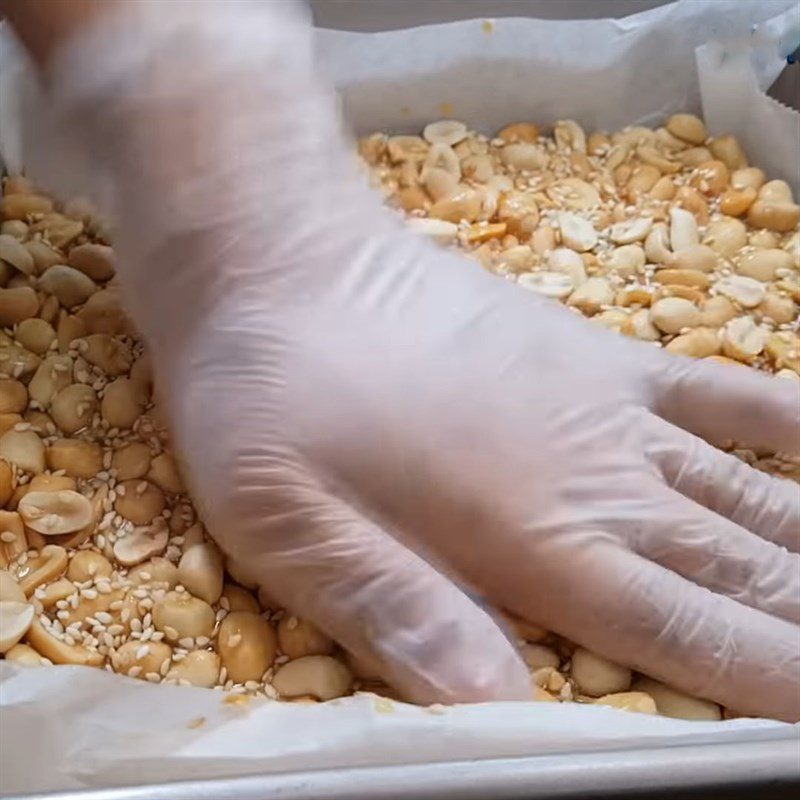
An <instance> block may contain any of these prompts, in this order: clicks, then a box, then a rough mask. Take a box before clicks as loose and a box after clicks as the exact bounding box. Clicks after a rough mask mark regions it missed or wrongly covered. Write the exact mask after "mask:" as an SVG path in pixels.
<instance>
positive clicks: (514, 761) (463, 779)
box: [0, 0, 800, 800]
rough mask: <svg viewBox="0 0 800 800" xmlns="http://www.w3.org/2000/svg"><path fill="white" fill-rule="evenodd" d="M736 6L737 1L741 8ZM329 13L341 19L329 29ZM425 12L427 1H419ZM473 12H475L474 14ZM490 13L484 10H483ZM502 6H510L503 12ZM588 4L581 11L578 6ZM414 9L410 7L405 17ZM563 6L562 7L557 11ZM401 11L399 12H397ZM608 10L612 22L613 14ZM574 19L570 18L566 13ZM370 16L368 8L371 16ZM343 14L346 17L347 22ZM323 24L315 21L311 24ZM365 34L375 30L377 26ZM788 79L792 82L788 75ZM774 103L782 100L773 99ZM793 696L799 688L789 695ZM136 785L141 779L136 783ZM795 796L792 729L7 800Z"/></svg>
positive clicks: (349, 2) (335, 1)
mask: <svg viewBox="0 0 800 800" xmlns="http://www.w3.org/2000/svg"><path fill="white" fill-rule="evenodd" d="M366 1H367V0H341V2H340V0H317V2H316V6H317V7H318V9H319V11H320V15H322V12H323V11H324V13H325V18H324V24H325V25H326V26H329V27H342V28H351V29H352V28H357V27H359V25H357V24H353V23H352V20H353V19H355V20H356V21H358V19H359V13H358V11H357V9H356V11H355V14H356V16H355V17H353V14H354V8H355V7H357V6H358V5H362V6H363V3H364V2H366ZM743 1H744V0H743ZM440 2H441V5H440V6H437V9H438V10H437V15H438V14H441V13H442V11H441V9H442V7H443V6H444V5H445V3H447V4H448V6H449V8H450V9H454V7H455V6H456V4H455V3H449V2H448V0H440ZM549 4H550V6H551V7H555V6H558V7H559V9H560V11H559V13H558V14H556V15H555V16H558V17H569V16H571V14H570V13H569V12H570V8H569V7H568V4H567V3H564V4H563V5H562V4H561V3H556V2H553V0H550V3H549ZM658 4H659V3H658V2H652V1H648V0H643V1H642V2H638V0H616V2H615V0H603V2H602V13H600V12H601V9H600V8H599V5H600V4H599V3H598V7H597V8H596V9H595V11H596V12H597V13H595V14H592V13H581V14H576V16H598V17H608V16H623V15H626V14H630V13H634V12H636V11H639V10H642V9H643V8H648V7H652V6H655V5H658ZM335 5H338V6H341V8H342V9H343V11H344V12H346V13H345V16H344V17H342V19H341V20H339V21H338V22H337V18H336V13H335V11H333V7H334V6H335ZM373 5H381V6H383V7H384V8H388V7H389V6H392V7H393V14H392V24H391V26H389V27H407V26H413V25H415V24H420V23H421V22H423V21H432V20H422V19H419V18H417V17H415V13H419V9H420V6H421V5H422V4H420V3H419V2H416V0H415V2H407V3H403V2H402V0H396V2H392V0H378V2H377V3H373ZM426 5H427V6H428V10H430V7H431V6H433V5H435V4H434V0H426ZM479 5H480V8H479V7H478V6H479ZM488 5H493V8H491V9H490V8H487V6H488ZM507 5H510V4H507ZM513 5H514V7H513V8H509V12H508V13H513V14H515V15H522V14H521V12H520V9H519V5H520V3H519V2H517V3H514V4H513ZM529 5H530V11H529V14H528V15H529V16H546V15H545V14H543V13H542V5H543V4H542V2H540V0H531V1H530V2H529ZM586 5H588V4H586V3H584V6H586ZM415 6H416V8H415ZM502 6H503V2H502V0H493V2H492V3H489V2H488V0H486V2H480V0H472V2H467V3H463V4H462V8H461V13H459V12H458V10H457V9H456V10H454V11H453V13H452V15H450V16H447V17H440V16H439V17H438V18H437V20H436V21H450V20H454V19H457V18H459V17H476V16H481V15H484V14H489V13H492V11H494V13H495V15H496V16H500V15H501V13H502V11H501V7H502ZM565 6H566V7H565ZM401 7H402V10H401ZM614 7H618V9H619V13H617V12H616V11H615V10H614ZM573 10H574V9H573ZM373 13H374V9H373ZM348 15H349V16H348ZM320 21H323V20H320ZM369 27H370V28H372V29H374V28H375V27H378V28H380V27H381V25H380V21H379V22H378V23H377V26H376V25H375V23H374V22H373V23H370V24H369ZM790 77H792V78H795V83H794V84H793V85H795V86H796V75H792V76H790ZM781 95H783V96H781ZM778 96H779V97H780V99H782V100H783V101H784V102H787V101H789V102H791V101H792V100H794V101H795V103H796V101H797V98H796V96H795V95H794V93H793V91H792V90H789V91H788V92H787V91H784V92H780V93H778ZM798 691H800V686H799V687H798ZM0 747H2V742H0ZM143 778H144V776H143ZM798 790H800V729H798V728H797V727H795V728H793V729H784V730H778V731H774V732H770V733H769V734H766V735H765V734H764V733H763V732H762V733H761V734H760V735H759V739H758V740H753V741H745V742H730V743H711V744H702V745H698V744H697V743H692V744H687V745H670V746H664V747H649V748H639V749H632V748H625V749H617V750H602V751H595V752H565V753H559V754H548V755H543V756H538V757H537V756H534V757H524V758H508V759H481V760H470V761H452V762H444V763H427V764H424V763H420V764H407V765H403V766H386V767H370V768H341V769H325V770H313V771H306V772H285V773H270V774H256V775H249V776H244V777H237V778H221V779H211V780H199V781H179V782H168V783H149V784H148V783H143V784H142V785H139V786H127V787H118V788H104V789H96V790H77V791H75V790H73V791H69V792H58V793H44V794H26V795H13V796H12V795H7V794H5V793H4V792H3V791H2V776H0V796H2V797H3V798H7V800H15V798H20V800H21V799H22V798H23V797H24V798H26V800H101V799H102V800H233V799H234V798H236V800H262V798H263V799H265V798H282V800H344V798H348V800H351V799H352V800H363V799H365V798H374V799H375V800H395V799H396V798H404V800H405V798H430V799H431V800H450V798H465V800H470V798H497V800H505V799H506V798H509V799H510V798H520V799H522V798H587V800H599V799H600V798H609V797H622V798H629V800H630V798H642V800H644V799H645V798H648V800H656V798H666V797H680V798H693V797H698V798H714V799H715V800H724V799H727V798H734V797H748V798H764V799H765V800H767V799H768V798H773V797H776V798H777V797H792V796H798Z"/></svg>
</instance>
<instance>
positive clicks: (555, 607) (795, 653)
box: [494, 519, 800, 721]
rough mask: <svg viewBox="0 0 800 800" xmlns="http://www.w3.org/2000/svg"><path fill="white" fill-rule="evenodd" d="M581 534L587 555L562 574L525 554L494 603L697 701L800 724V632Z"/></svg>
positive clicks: (568, 561)
mask: <svg viewBox="0 0 800 800" xmlns="http://www.w3.org/2000/svg"><path fill="white" fill-rule="evenodd" d="M648 524H649V523H648V522H647V521H645V520H644V519H643V520H642V522H641V525H642V527H645V526H647V525H648ZM575 536H576V537H579V538H581V540H582V541H584V543H585V544H586V547H584V548H583V549H581V550H575V548H574V547H573V546H572V545H571V544H570V545H568V546H566V547H564V548H563V552H562V554H561V555H562V558H561V563H563V564H564V568H563V569H558V568H554V569H552V570H549V571H548V572H546V573H544V572H542V573H541V574H540V573H539V572H538V571H535V570H536V568H535V562H532V561H531V560H530V559H528V560H526V559H525V558H524V555H523V554H520V555H519V559H518V563H519V564H520V565H527V569H528V574H527V575H526V576H522V574H521V573H522V572H523V570H517V572H518V573H519V576H518V577H519V578H520V579H522V578H523V577H524V578H525V580H520V581H511V580H508V581H507V582H506V585H505V587H504V588H501V589H500V590H499V591H498V592H496V593H495V598H494V599H495V600H496V601H497V602H502V604H503V605H505V606H506V607H509V608H511V609H512V610H513V611H514V612H515V613H517V614H519V615H520V616H523V617H525V618H528V619H535V620H536V621H538V622H539V623H540V624H542V625H544V626H546V627H548V628H550V629H551V630H555V631H557V632H558V633H560V634H562V635H564V636H567V637H568V638H570V639H572V640H573V641H575V642H577V643H579V644H581V645H582V646H584V647H587V648H589V649H590V650H592V651H594V652H596V653H599V654H601V655H603V656H605V657H606V658H609V659H611V660H612V661H615V662H617V663H620V664H625V665H627V666H629V667H631V668H633V669H636V670H638V671H640V672H642V673H644V674H646V675H649V676H651V677H654V678H657V679H659V680H662V681H664V682H665V683H667V684H669V685H671V686H675V687H676V688H678V689H681V690H683V691H685V692H688V693H689V694H692V695H695V696H698V697H706V698H710V699H712V700H715V701H716V702H718V703H721V704H723V705H725V706H727V707H730V708H736V709H737V710H739V711H741V712H742V713H745V714H752V715H756V716H760V715H763V716H767V717H773V718H777V719H784V720H788V721H796V720H798V719H800V692H798V691H797V675H798V674H799V671H800V645H799V644H798V643H800V627H798V626H797V625H795V624H793V623H790V622H787V621H786V620H783V619H779V618H778V617H772V616H770V615H769V614H765V613H764V612H762V611H759V610H757V609H754V608H750V607H749V606H746V605H743V604H741V603H739V602H737V601H736V600H734V599H732V598H730V597H725V596H723V595H719V594H714V593H713V592H711V591H709V590H708V589H706V588H704V587H701V586H697V585H695V584H693V583H692V582H690V581H688V580H686V579H685V578H683V577H681V576H680V575H678V574H676V573H675V572H671V571H670V570H668V569H664V568H663V567H661V566H660V565H658V564H655V563H653V562H652V561H649V560H647V559H646V558H643V557H642V556H640V555H638V554H636V553H632V552H630V551H628V550H625V549H622V548H621V547H619V546H618V545H617V544H615V543H613V542H612V541H611V540H610V539H609V538H608V537H606V536H605V534H603V533H602V532H600V531H598V532H594V533H592V532H591V531H583V532H581V533H580V534H579V533H576V534H575ZM558 549H559V547H554V548H553V551H554V552H553V553H552V555H558V554H557V553H556V552H555V551H556V550H558ZM551 563H553V564H555V563H556V562H551ZM598 565H602V568H598ZM576 575H582V576H585V577H584V579H582V580H576ZM525 586H527V587H528V589H527V590H525V589H524V587H525ZM521 589H522V591H521Z"/></svg>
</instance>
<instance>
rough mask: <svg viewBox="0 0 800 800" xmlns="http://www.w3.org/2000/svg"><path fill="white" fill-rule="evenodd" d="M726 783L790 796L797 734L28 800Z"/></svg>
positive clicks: (620, 793)
mask: <svg viewBox="0 0 800 800" xmlns="http://www.w3.org/2000/svg"><path fill="white" fill-rule="evenodd" d="M723 777H724V781H725V785H726V787H736V788H737V789H738V790H740V791H742V792H743V793H744V796H749V797H752V798H755V797H758V798H764V797H780V796H786V797H788V796H791V794H790V793H792V790H793V789H795V788H798V787H800V731H798V730H797V729H794V730H791V731H788V732H787V733H781V734H780V736H778V737H775V738H771V739H769V740H765V741H760V742H742V743H736V744H713V745H703V746H697V745H691V746H677V747H661V748H650V749H641V750H624V751H604V752H595V753H582V754H573V753H570V754H563V755H549V756H541V757H538V758H518V759H502V760H491V761H468V762H454V763H448V764H422V765H408V766H402V767H384V768H370V769H339V770H320V771H316V772H307V773H302V774H297V773H290V774H283V775H255V776H250V777H243V778H228V779H222V780H212V781H197V782H180V783H166V784H157V785H149V786H137V787H129V788H120V789H104V790H95V791H80V792H68V793H60V794H47V795H27V796H26V800H56V798H57V799H58V800H267V798H281V800H367V798H369V800H401V798H402V800H407V798H411V797H413V798H415V799H416V800H420V799H421V798H425V799H426V800H454V798H459V800H476V799H477V798H492V800H542V799H543V798H553V800H555V799H556V798H557V799H558V800H577V798H585V800H589V799H590V798H592V799H594V800H599V799H600V798H610V797H628V798H633V797H640V798H646V797H648V796H652V795H653V794H657V795H658V796H659V797H666V796H673V792H680V797H682V798H688V797H697V796H700V793H704V792H707V793H708V794H707V796H708V797H709V798H711V797H714V798H717V797H718V796H719V793H718V787H719V786H720V781H721V779H722V778H723ZM729 792H730V789H728V790H727V792H726V797H729V796H730V793H729ZM6 800H15V799H14V798H11V797H7V798H6Z"/></svg>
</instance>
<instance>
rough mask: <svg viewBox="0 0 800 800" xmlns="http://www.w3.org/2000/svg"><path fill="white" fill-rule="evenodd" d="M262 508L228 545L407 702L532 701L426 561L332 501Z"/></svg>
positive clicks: (482, 618) (479, 619) (497, 646)
mask: <svg viewBox="0 0 800 800" xmlns="http://www.w3.org/2000/svg"><path fill="white" fill-rule="evenodd" d="M282 491H283V493H284V494H285V491H286V490H285V489H284V490H282ZM273 499H274V498H273ZM283 499H284V500H285V499H286V498H285V496H284V498H283ZM267 505H268V506H269V507H270V508H271V512H272V513H265V514H264V515H263V516H262V517H261V519H260V521H259V522H258V523H256V524H255V525H251V526H249V527H250V528H252V532H251V534H250V535H247V536H237V538H236V541H235V542H234V543H232V544H235V546H236V547H237V548H238V550H239V552H240V555H241V559H242V560H245V559H246V560H247V562H248V564H249V571H250V573H251V574H257V575H258V578H259V580H260V581H261V582H263V584H264V585H265V587H267V589H268V591H269V592H270V594H271V595H273V596H274V597H275V598H276V599H277V600H279V601H280V602H281V603H283V604H285V605H286V606H287V607H288V608H291V609H292V611H293V613H296V614H299V615H301V616H304V617H307V618H308V619H310V620H312V621H313V622H315V623H316V624H317V625H318V626H319V627H320V628H321V629H322V630H324V631H325V632H326V633H327V634H328V635H329V636H331V637H332V638H333V639H335V640H336V641H337V642H339V643H340V644H341V645H342V646H344V647H345V648H346V649H347V650H348V651H350V652H351V653H353V654H354V655H355V656H356V658H360V659H362V660H363V661H365V662H366V663H369V664H371V665H374V666H377V667H378V669H380V671H381V675H382V677H383V678H384V679H385V680H386V681H387V683H389V684H390V685H391V686H393V687H394V688H395V689H397V690H398V691H399V692H400V693H401V694H402V695H403V696H404V697H406V698H407V699H409V700H411V701H413V702H416V703H423V704H429V703H434V702H441V703H456V702H482V701H488V700H512V699H514V700H520V699H530V696H531V688H530V677H529V675H528V672H527V669H526V668H525V666H524V664H523V662H522V660H521V659H520V657H519V656H518V655H517V653H516V651H515V649H514V647H513V645H512V644H511V642H509V640H508V639H507V638H506V637H505V635H504V634H503V633H502V631H501V630H500V628H499V627H498V626H497V625H496V624H495V623H494V621H493V620H492V619H491V617H490V616H489V615H488V614H487V613H485V612H484V611H482V610H481V609H480V608H478V606H476V605H475V604H474V603H473V602H471V601H470V599H469V598H468V597H467V596H466V595H465V594H464V593H463V592H461V591H460V590H459V589H458V588H457V587H456V586H455V585H454V584H453V583H452V582H451V581H450V580H448V579H447V578H446V577H445V576H444V575H442V574H441V573H439V572H438V571H437V570H436V569H434V568H433V567H432V566H431V565H430V564H428V563H427V562H425V561H424V560H423V559H422V558H420V557H419V556H417V555H416V554H414V553H412V552H411V551H410V550H408V549H406V548H405V547H403V546H402V545H401V544H399V543H398V542H397V541H396V540H395V539H393V538H392V537H390V536H388V535H387V534H386V533H385V532H384V531H383V530H382V529H380V528H379V527H377V526H376V525H374V524H373V523H371V522H370V521H368V520H366V519H364V518H363V517H361V516H360V515H359V514H357V513H356V512H354V511H353V510H352V509H350V508H349V507H347V506H345V505H344V504H342V503H340V502H339V501H338V500H334V499H331V498H328V497H319V496H315V497H314V499H313V501H309V498H308V497H305V498H303V501H302V502H299V503H293V504H292V506H290V507H289V508H290V509H291V510H287V511H284V512H283V513H281V514H275V508H276V507H278V506H276V505H275V504H274V502H269V503H268V504H267ZM280 507H282V508H286V505H285V504H284V503H282V504H281V506H280ZM254 519H258V517H255V518H254ZM233 558H234V559H236V555H235V554H233Z"/></svg>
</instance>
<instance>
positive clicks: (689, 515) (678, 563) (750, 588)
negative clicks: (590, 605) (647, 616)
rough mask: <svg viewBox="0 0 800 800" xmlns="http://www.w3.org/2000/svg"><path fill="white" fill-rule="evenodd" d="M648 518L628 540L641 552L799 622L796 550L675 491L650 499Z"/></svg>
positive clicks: (697, 580) (798, 558) (699, 581)
mask: <svg viewBox="0 0 800 800" xmlns="http://www.w3.org/2000/svg"><path fill="white" fill-rule="evenodd" d="M650 518H651V520H652V521H651V522H650V523H649V524H648V525H646V526H644V527H643V528H642V529H641V530H640V531H639V532H638V535H636V536H635V537H634V538H633V541H632V542H631V545H632V547H633V549H635V550H636V551H637V552H638V553H640V554H641V555H642V556H644V557H646V558H648V559H650V560H651V561H655V562H656V563H658V564H660V565H661V566H663V567H666V568H667V569H670V570H672V571H673V572H677V573H678V574H679V575H682V576H683V577H685V578H687V579H689V580H691V581H693V582H694V583H697V584H699V585H700V586H705V587H706V588H708V589H711V591H713V592H716V593H717V594H724V595H727V596H728V597H730V598H732V599H734V600H736V601H738V602H739V603H741V604H744V605H747V606H750V607H751V608H757V609H760V610H761V611H764V612H766V613H767V614H771V615H773V616H778V617H782V618H783V619H786V620H789V621H790V622H794V623H800V555H798V554H797V553H789V552H787V551H786V550H785V549H784V548H783V547H780V546H778V545H775V544H773V543H772V542H768V541H766V540H765V539H762V538H760V537H759V536H757V535H755V534H754V533H751V532H750V531H748V530H745V529H744V528H742V527H740V526H739V525H736V524H735V523H734V522H731V521H730V520H728V519H725V517H721V516H719V515H718V514H715V513H714V512H713V511H710V510H709V509H707V508H704V507H703V506H701V505H699V504H697V503H695V502H693V501H692V500H689V499H688V498H686V497H683V496H682V495H680V494H678V493H677V492H671V491H664V492H663V493H662V496H660V497H657V498H656V499H654V501H653V503H652V505H651V517H650Z"/></svg>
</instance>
